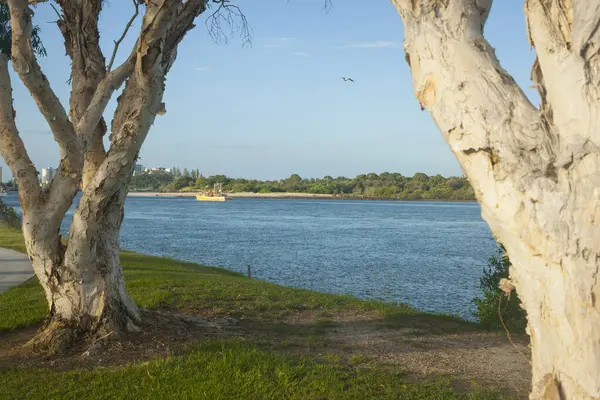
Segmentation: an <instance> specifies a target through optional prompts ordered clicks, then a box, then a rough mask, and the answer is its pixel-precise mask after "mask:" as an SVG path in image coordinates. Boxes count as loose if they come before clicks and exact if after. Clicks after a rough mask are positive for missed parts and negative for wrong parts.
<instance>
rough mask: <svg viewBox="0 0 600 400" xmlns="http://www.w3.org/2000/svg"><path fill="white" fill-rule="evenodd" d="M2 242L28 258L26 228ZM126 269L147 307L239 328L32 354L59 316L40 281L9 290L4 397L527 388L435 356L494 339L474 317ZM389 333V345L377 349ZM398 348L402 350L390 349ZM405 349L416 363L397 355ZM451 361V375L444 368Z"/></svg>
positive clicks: (311, 395) (0, 366)
mask: <svg viewBox="0 0 600 400" xmlns="http://www.w3.org/2000/svg"><path fill="white" fill-rule="evenodd" d="M0 247H5V248H11V249H14V250H18V251H23V250H24V248H23V242H22V237H21V236H20V233H19V232H17V231H14V230H10V229H4V228H0ZM122 263H123V267H124V273H125V279H126V282H127V288H128V291H129V293H130V295H131V296H132V297H133V299H134V300H135V301H136V302H137V304H138V305H140V306H141V307H144V308H147V309H153V310H161V311H162V312H169V313H179V314H186V315H194V316H199V317H202V318H205V319H207V320H209V321H215V322H216V321H219V320H220V319H223V318H224V317H228V318H230V317H232V318H235V319H236V320H237V321H238V322H237V323H236V324H235V326H232V327H231V328H222V329H220V330H219V331H218V332H217V333H215V334H211V335H206V334H205V333H204V332H203V331H201V330H198V329H196V330H194V331H190V332H181V329H179V328H177V330H176V329H175V328H173V331H172V332H171V331H169V332H166V330H168V329H169V326H166V327H165V328H164V329H163V328H161V329H157V330H156V331H152V332H151V333H148V334H145V335H143V334H134V335H132V336H131V337H130V338H127V339H126V340H125V341H124V342H123V343H122V344H121V343H118V344H113V345H111V347H108V348H107V349H106V350H103V351H102V352H99V353H98V354H97V355H92V356H89V357H87V358H85V357H83V358H82V356H81V355H80V354H81V353H79V354H77V355H75V356H73V357H72V359H69V360H65V359H42V358H36V357H37V356H36V355H28V356H23V355H20V354H18V353H14V351H13V350H11V349H13V348H14V347H15V343H24V341H25V340H26V339H28V338H29V337H30V336H31V335H32V334H33V332H34V328H35V327H37V326H38V325H39V324H40V322H41V321H42V320H43V318H44V316H45V314H46V311H47V306H46V302H45V299H44V297H43V293H42V290H41V288H40V287H39V285H38V284H37V282H36V281H35V279H32V280H30V281H28V282H26V283H25V284H23V285H21V286H19V287H16V288H13V289H11V290H9V291H8V292H6V293H3V294H1V295H0V342H3V343H8V344H5V345H4V346H3V347H2V345H0V382H2V385H0V399H14V398H19V399H21V398H28V399H38V398H39V399H41V398H43V399H88V398H89V399H92V398H94V399H96V398H111V399H138V398H153V399H154V398H156V399H167V398H168V399H171V398H172V399H187V398H189V399H192V398H193V399H199V398H206V399H458V398H465V399H496V398H503V397H501V396H500V395H499V393H500V390H503V391H504V393H505V395H506V393H509V395H506V396H507V397H506V398H513V397H515V396H518V397H520V396H521V395H523V393H524V392H523V391H522V388H521V391H520V392H519V390H517V391H516V392H507V391H506V390H504V389H505V387H501V386H503V385H502V383H501V381H502V379H503V378H502V379H501V380H500V381H498V382H491V381H489V380H488V381H486V379H485V377H483V378H484V379H476V378H479V377H476V378H474V377H473V374H472V373H471V372H468V371H471V369H470V368H471V367H473V365H470V364H472V363H473V362H471V361H469V360H468V359H460V358H458V359H452V358H453V356H452V355H451V354H450V353H448V352H445V353H443V356H442V355H441V353H440V354H429V353H430V349H429V350H427V351H425V350H424V349H425V347H426V346H428V344H427V343H429V342H427V341H424V340H423V338H425V337H427V338H430V339H428V340H429V341H430V342H431V343H434V342H435V343H438V342H439V343H440V345H441V344H443V343H445V342H446V341H447V340H448V339H447V338H448V337H455V338H459V337H460V335H463V334H465V335H470V336H469V337H468V338H467V339H465V340H466V341H467V342H468V343H473V340H474V339H473V338H474V337H479V336H480V335H486V334H487V333H483V332H481V331H480V329H479V328H478V326H476V325H475V324H472V323H469V322H465V321H461V320H459V319H456V318H453V317H446V316H436V315H431V314H425V313H421V312H418V311H416V310H414V309H412V308H410V307H408V306H405V305H398V304H385V303H381V302H375V301H363V300H359V299H356V298H353V297H349V296H337V295H329V294H323V293H317V292H312V291H307V290H299V289H293V288H287V287H282V286H278V285H275V284H270V283H267V282H263V281H258V280H252V279H249V278H247V277H245V276H242V275H240V274H236V273H233V272H230V271H226V270H223V269H218V268H212V267H203V266H199V265H196V264H190V263H184V262H180V261H176V260H171V259H165V258H158V257H150V256H144V255H139V254H135V253H132V252H123V253H122ZM148 330H151V329H148ZM161 335H162V336H161ZM386 335H387V336H386ZM473 335H476V336H473ZM171 336H172V337H171ZM175 336H177V338H176V339H177V340H175ZM384 336H385V338H386V342H385V343H383V344H382V343H379V344H378V343H375V342H376V339H377V338H381V337H384ZM142 337H143V338H142ZM494 337H495V336H494ZM144 338H145V339H144ZM171 339H173V341H172V342H171ZM387 339H389V340H387ZM453 340H459V339H453ZM388 342H389V343H391V344H389V346H392V347H381V346H383V345H385V346H388ZM407 343H408V344H407ZM129 346H130V347H131V348H132V349H133V350H131V351H130V350H128V348H129ZM377 346H379V347H377ZM406 346H409V347H406ZM405 347H406V348H407V349H408V350H407V351H406V352H404V353H402V354H405V355H404V356H403V357H404V358H399V357H400V356H397V357H395V358H390V357H389V354H395V351H396V350H395V349H400V348H402V349H403V348H405ZM156 348H160V351H159V350H156ZM115 349H116V350H115ZM390 349H391V350H390ZM11 351H13V353H11ZM419 352H422V353H423V354H420V353H419ZM111 354H112V355H113V356H112V358H111ZM426 356H427V357H429V356H431V357H430V358H427V357H426ZM84 358H85V359H84ZM479 358H481V357H480V355H479V354H478V355H477V357H476V359H479ZM484 358H485V357H484ZM32 360H33V361H32ZM415 360H416V361H415ZM428 360H429V361H428ZM417 361H418V362H417ZM483 361H485V362H486V363H488V362H493V360H490V359H489V358H488V359H484V360H483ZM480 362H481V361H480ZM444 363H446V364H447V365H448V368H446V369H443V368H442V369H439V368H438V369H437V370H436V368H435V367H436V364H440V365H446V364H444ZM454 363H455V364H454ZM420 365H426V368H425V367H424V368H422V369H420V368H419V366H420ZM474 367H475V371H476V370H477V369H478V367H477V366H476V365H475V366H474ZM498 368H500V367H497V366H496V367H495V369H496V372H497V370H498ZM479 369H481V368H479ZM511 369H515V366H514V365H512V366H511V365H508V366H507V371H510V370H511ZM463 370H464V371H467V372H464V371H463ZM504 386H506V385H504Z"/></svg>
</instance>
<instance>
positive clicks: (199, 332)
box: [0, 311, 238, 370]
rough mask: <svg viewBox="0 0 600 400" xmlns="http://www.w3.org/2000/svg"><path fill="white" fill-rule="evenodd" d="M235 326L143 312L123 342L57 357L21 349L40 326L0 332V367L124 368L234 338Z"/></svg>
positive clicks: (109, 341) (232, 321) (96, 344)
mask: <svg viewBox="0 0 600 400" xmlns="http://www.w3.org/2000/svg"><path fill="white" fill-rule="evenodd" d="M236 325H238V321H237V320H235V319H232V318H211V320H208V319H203V318H200V317H185V316H182V315H179V314H172V313H165V312H153V311H143V324H142V327H141V331H140V332H131V333H127V334H126V335H125V336H124V337H123V338H122V340H114V338H111V337H106V338H103V339H102V340H98V341H96V342H94V343H91V344H87V345H85V346H80V347H77V348H74V349H72V350H71V351H70V352H69V353H68V354H63V355H60V356H46V355H44V354H40V353H34V352H32V351H31V350H29V349H28V348H27V347H24V345H25V344H26V343H27V342H28V341H29V340H30V339H31V338H32V337H33V336H34V335H35V333H36V331H37V329H39V327H40V326H34V327H30V328H26V329H21V330H18V331H13V332H4V333H0V368H7V367H8V368H10V367H34V368H44V367H52V368H53V369H55V370H71V369H80V368H94V367H108V366H118V365H126V364H130V363H133V362H139V361H147V360H151V359H153V358H157V357H159V358H163V357H169V356H173V355H178V354H183V353H185V352H186V350H187V349H188V348H189V347H190V346H193V345H194V344H197V343H199V342H200V341H202V340H203V339H207V338H219V337H227V336H231V335H232V334H233V335H236V333H235V331H236V329H235V327H236Z"/></svg>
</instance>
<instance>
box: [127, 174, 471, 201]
mask: <svg viewBox="0 0 600 400" xmlns="http://www.w3.org/2000/svg"><path fill="white" fill-rule="evenodd" d="M181 177H182V176H181V175H175V174H174V175H173V176H171V175H167V174H155V173H153V174H142V175H137V176H135V177H133V180H132V181H131V186H130V190H132V191H148V190H159V191H172V190H182V189H183V190H194V189H197V190H201V189H206V188H212V187H213V185H214V184H215V183H221V184H223V190H224V191H227V192H233V193H239V192H252V193H277V192H288V193H313V194H333V195H339V196H346V197H362V198H375V199H399V200H474V199H475V195H474V193H473V189H472V188H471V185H470V184H469V182H468V181H467V179H466V178H464V177H449V178H445V177H443V176H441V175H435V176H427V175H426V174H423V173H417V174H415V175H414V176H413V177H407V176H403V175H401V174H398V173H389V172H384V173H382V174H379V175H378V174H376V173H370V174H362V175H358V176H356V177H354V178H346V177H343V176H338V177H337V178H333V177H331V176H325V177H323V178H321V179H318V178H310V179H303V178H302V177H300V176H299V175H298V174H292V175H291V176H289V177H288V178H285V179H281V180H278V181H274V180H273V181H260V180H255V179H243V178H230V177H227V176H225V175H214V176H209V177H204V176H202V175H200V174H199V173H198V176H197V178H196V179H195V180H194V179H193V178H194V174H191V176H189V177H188V176H187V175H185V174H184V175H183V177H186V178H188V179H186V180H185V181H184V180H182V179H180V178H181ZM183 183H186V185H185V186H181V185H182V184H183Z"/></svg>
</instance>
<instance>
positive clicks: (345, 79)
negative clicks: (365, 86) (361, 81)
mask: <svg viewBox="0 0 600 400" xmlns="http://www.w3.org/2000/svg"><path fill="white" fill-rule="evenodd" d="M342 79H343V80H344V82H348V81H350V82H354V79H352V78H346V77H345V76H342Z"/></svg>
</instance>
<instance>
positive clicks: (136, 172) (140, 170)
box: [133, 164, 146, 175]
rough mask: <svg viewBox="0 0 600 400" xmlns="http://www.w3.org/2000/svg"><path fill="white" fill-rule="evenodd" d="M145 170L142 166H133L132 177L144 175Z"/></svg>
mask: <svg viewBox="0 0 600 400" xmlns="http://www.w3.org/2000/svg"><path fill="white" fill-rule="evenodd" d="M145 170H146V168H144V166H143V165H142V164H135V166H134V167H133V175H140V174H142V173H144V171H145Z"/></svg>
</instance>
